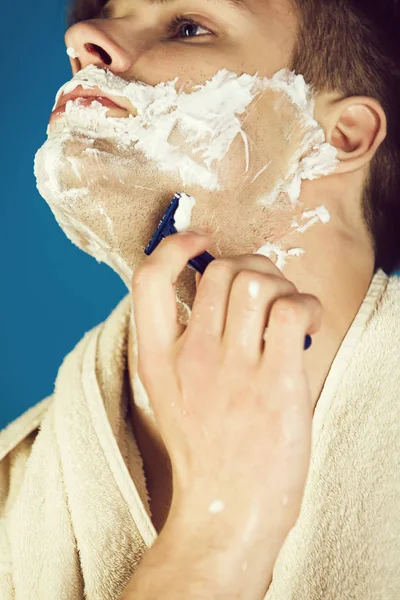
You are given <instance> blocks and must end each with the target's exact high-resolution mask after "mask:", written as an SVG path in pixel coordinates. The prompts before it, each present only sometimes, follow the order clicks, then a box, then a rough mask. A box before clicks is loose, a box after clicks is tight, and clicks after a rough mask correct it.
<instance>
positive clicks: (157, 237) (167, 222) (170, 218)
mask: <svg viewBox="0 0 400 600" xmlns="http://www.w3.org/2000/svg"><path fill="white" fill-rule="evenodd" d="M181 197H182V195H181V194H180V193H179V192H177V193H176V194H175V196H174V197H173V199H172V202H171V204H170V205H169V207H168V208H167V210H166V212H165V214H164V216H163V218H162V219H161V221H160V223H159V225H158V227H157V229H156V231H155V233H154V235H153V237H152V238H151V240H150V242H149V243H148V244H147V246H146V249H145V251H144V253H145V254H146V255H147V256H150V254H151V253H152V252H153V251H154V250H155V249H156V248H157V246H158V244H159V243H160V242H161V241H162V240H163V239H164V238H166V237H167V236H169V235H172V234H174V233H178V230H177V229H176V227H175V213H176V211H177V209H178V207H179V200H180V199H181ZM213 260H215V258H214V257H213V256H212V255H211V254H210V253H209V252H203V254H200V255H199V256H196V257H195V258H192V260H189V262H188V264H189V265H190V266H191V267H192V268H193V269H194V270H195V271H197V272H198V273H200V274H201V275H203V274H204V271H205V270H206V268H207V267H208V265H209V264H210V263H211V262H212V261H213ZM311 345H312V338H311V336H310V335H306V339H305V344H304V350H308V349H309V348H310V347H311Z"/></svg>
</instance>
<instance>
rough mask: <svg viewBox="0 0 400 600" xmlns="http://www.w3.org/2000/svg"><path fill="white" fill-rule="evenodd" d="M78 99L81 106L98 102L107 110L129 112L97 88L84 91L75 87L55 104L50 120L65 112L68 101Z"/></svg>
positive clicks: (79, 87)
mask: <svg viewBox="0 0 400 600" xmlns="http://www.w3.org/2000/svg"><path fill="white" fill-rule="evenodd" d="M77 98H79V100H80V104H81V105H82V106H90V104H91V103H92V102H93V101H94V100H96V101H97V102H100V104H102V105H103V106H107V107H108V108H119V109H120V110H124V111H126V112H128V113H129V112H130V111H129V109H128V108H126V107H124V106H122V104H121V103H117V102H116V101H115V100H113V99H112V98H110V96H107V95H106V94H105V93H104V92H102V91H101V90H100V89H99V88H90V89H84V88H83V87H82V86H80V85H79V86H78V87H76V88H75V89H74V90H73V91H72V92H70V93H69V94H65V95H63V96H61V98H60V99H59V101H58V102H57V106H56V108H55V109H54V110H53V112H52V113H51V116H50V118H53V117H54V116H56V115H60V114H62V113H64V112H65V107H66V104H67V102H68V101H69V100H76V99H77Z"/></svg>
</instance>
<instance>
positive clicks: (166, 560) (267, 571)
mask: <svg viewBox="0 0 400 600" xmlns="http://www.w3.org/2000/svg"><path fill="white" fill-rule="evenodd" d="M186 514H187V516H186V517H184V516H183V515H182V514H180V515H179V517H177V518H168V520H167V523H166V525H165V527H164V529H163V530H162V532H161V533H160V535H159V537H158V539H157V540H156V542H155V543H154V545H153V546H152V547H151V548H150V550H149V551H148V553H147V554H146V556H145V557H144V558H143V560H142V562H141V564H140V566H139V567H138V569H137V570H136V572H135V573H134V575H133V577H132V579H131V580H130V582H129V584H128V586H127V588H126V589H125V592H124V594H123V596H122V598H121V600H139V599H140V600H161V599H162V600H204V599H207V600H214V599H215V600H217V599H218V600H225V599H226V600H228V599H229V600H236V599H237V600H242V599H243V600H263V598H264V596H265V594H266V592H267V590H268V588H269V585H270V583H271V579H272V570H273V566H274V563H275V560H276V557H277V554H278V552H279V549H280V547H281V545H282V544H283V541H284V539H283V538H281V539H280V540H279V541H277V540H276V541H275V543H273V544H270V543H268V542H266V540H265V537H264V535H265V532H264V534H263V538H262V539H260V538H259V539H258V541H255V539H254V537H252V536H249V537H251V538H252V541H251V543H250V542H249V541H248V542H247V543H246V542H245V541H244V540H246V539H248V538H247V536H246V531H248V530H249V527H251V528H252V527H253V526H254V521H253V523H251V522H250V521H248V522H247V523H244V522H243V524H242V525H241V524H240V523H239V522H238V521H236V522H235V523H234V524H233V522H232V521H231V520H227V519H226V518H224V513H223V512H222V513H219V514H209V515H208V516H206V517H205V518H204V519H201V518H199V517H198V514H199V513H198V508H197V509H194V510H193V511H192V512H191V513H190V511H188V512H187V513H186ZM230 523H232V524H230ZM260 525H261V524H260Z"/></svg>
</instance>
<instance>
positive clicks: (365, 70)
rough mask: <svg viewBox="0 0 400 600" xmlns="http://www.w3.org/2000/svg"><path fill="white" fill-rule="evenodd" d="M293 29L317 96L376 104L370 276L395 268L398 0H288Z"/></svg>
mask: <svg viewBox="0 0 400 600" xmlns="http://www.w3.org/2000/svg"><path fill="white" fill-rule="evenodd" d="M292 2H293V4H294V6H295V8H296V9H298V14H299V32H298V39H297V41H296V44H295V48H294V53H293V56H292V61H291V65H290V68H291V69H292V70H294V71H296V72H297V73H301V74H302V75H304V78H305V80H306V82H307V83H309V84H311V85H312V86H313V88H314V89H315V90H316V92H339V93H340V94H342V95H343V97H346V98H347V97H350V96H369V97H372V98H375V99H377V100H378V101H379V102H380V104H381V105H382V108H383V109H384V111H385V113H386V117H387V121H388V134H387V137H386V139H385V141H384V142H383V143H382V144H381V146H380V148H379V149H378V151H377V152H376V155H375V156H374V158H373V160H372V161H371V165H370V170H369V175H368V180H367V182H366V184H365V188H364V193H363V217H364V221H365V224H366V226H367V228H368V231H369V233H370V235H371V240H372V243H373V246H374V252H375V271H377V270H378V269H379V268H381V269H383V270H384V271H386V273H388V274H390V273H391V272H392V271H394V270H396V269H397V268H399V267H400V198H398V196H399V197H400V108H399V104H400V43H399V40H398V38H399V26H400V0H379V2H378V1H377V0H292ZM105 4H106V0H72V3H71V5H70V7H69V10H68V16H67V21H68V23H67V24H68V25H72V24H74V23H77V22H79V21H85V20H87V19H93V18H96V17H97V16H99V14H100V12H101V9H102V8H103V6H104V5H105Z"/></svg>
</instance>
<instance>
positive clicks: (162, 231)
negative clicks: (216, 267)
mask: <svg viewBox="0 0 400 600" xmlns="http://www.w3.org/2000/svg"><path fill="white" fill-rule="evenodd" d="M181 197H182V195H181V194H179V193H176V194H175V196H174V197H173V199H172V202H171V204H170V205H169V207H168V208H167V210H166V212H165V215H164V216H163V218H162V219H161V221H160V223H159V225H158V227H157V229H156V231H155V233H154V235H153V237H152V239H151V241H150V242H149V244H148V245H147V246H146V249H145V251H144V253H145V254H147V256H150V254H151V253H152V252H153V251H154V250H155V249H156V248H157V246H158V244H159V243H160V242H161V240H163V239H164V238H165V237H167V236H168V235H172V234H173V233H178V230H177V229H176V227H175V213H176V211H177V209H178V206H179V200H180V199H181ZM213 260H215V258H214V257H213V256H211V254H210V253H209V252H203V254H200V256H196V257H195V258H192V260H189V263H188V264H189V265H190V266H191V267H193V269H195V271H197V272H198V273H201V275H203V274H204V271H205V270H206V268H207V267H208V265H209V264H210V262H212V261H213Z"/></svg>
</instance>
